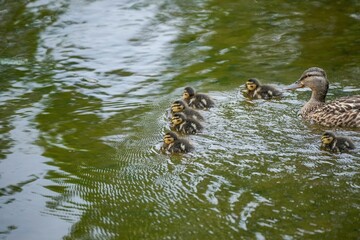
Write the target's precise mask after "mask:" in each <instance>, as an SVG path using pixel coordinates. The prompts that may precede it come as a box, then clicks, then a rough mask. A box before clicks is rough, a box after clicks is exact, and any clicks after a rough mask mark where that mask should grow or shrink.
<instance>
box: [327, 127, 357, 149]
mask: <svg viewBox="0 0 360 240" xmlns="http://www.w3.org/2000/svg"><path fill="white" fill-rule="evenodd" d="M321 147H322V148H324V149H325V150H330V151H332V152H344V151H346V150H351V149H355V145H354V143H353V142H352V141H351V139H349V138H346V137H340V136H336V135H335V134H334V133H333V132H329V131H327V132H325V133H324V134H323V135H322V136H321Z"/></svg>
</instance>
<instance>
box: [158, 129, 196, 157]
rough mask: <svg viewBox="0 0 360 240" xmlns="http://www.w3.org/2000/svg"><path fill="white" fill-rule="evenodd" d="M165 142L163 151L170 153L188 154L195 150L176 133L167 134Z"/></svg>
mask: <svg viewBox="0 0 360 240" xmlns="http://www.w3.org/2000/svg"><path fill="white" fill-rule="evenodd" d="M163 141H164V144H163V145H162V147H161V150H162V151H166V152H169V153H187V152H190V151H192V150H193V149H194V147H193V146H192V145H191V144H190V143H189V142H188V141H187V140H186V139H182V138H179V137H178V135H176V133H174V132H168V133H166V134H165V135H164V138H163Z"/></svg>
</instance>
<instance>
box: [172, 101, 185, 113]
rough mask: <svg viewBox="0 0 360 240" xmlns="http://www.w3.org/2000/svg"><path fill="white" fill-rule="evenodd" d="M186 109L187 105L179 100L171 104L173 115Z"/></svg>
mask: <svg viewBox="0 0 360 240" xmlns="http://www.w3.org/2000/svg"><path fill="white" fill-rule="evenodd" d="M185 108H186V103H185V102H184V101H181V100H177V101H175V102H173V104H171V111H172V112H173V113H177V112H182V111H183V110H184V109H185Z"/></svg>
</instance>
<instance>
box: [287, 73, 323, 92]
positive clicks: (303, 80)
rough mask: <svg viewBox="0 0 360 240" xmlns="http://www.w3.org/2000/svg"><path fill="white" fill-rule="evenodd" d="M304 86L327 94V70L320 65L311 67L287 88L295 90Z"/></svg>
mask: <svg viewBox="0 0 360 240" xmlns="http://www.w3.org/2000/svg"><path fill="white" fill-rule="evenodd" d="M303 87H308V88H310V89H311V90H313V91H321V92H324V93H325V94H326V93H327V91H328V88H329V82H328V80H327V78H326V73H325V71H324V70H323V69H322V68H319V67H311V68H309V69H307V70H306V71H304V72H303V74H302V75H301V77H300V78H299V80H297V81H296V82H295V83H294V84H291V85H290V86H288V87H287V88H286V89H287V90H295V89H297V88H303Z"/></svg>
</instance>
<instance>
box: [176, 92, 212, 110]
mask: <svg viewBox="0 0 360 240" xmlns="http://www.w3.org/2000/svg"><path fill="white" fill-rule="evenodd" d="M183 100H184V101H185V102H186V103H187V104H188V105H189V107H192V108H197V109H206V108H212V107H214V106H215V103H214V101H213V100H212V99H211V98H210V97H209V96H208V95H206V94H202V93H196V92H195V90H194V89H193V88H192V87H186V88H185V89H184V92H183Z"/></svg>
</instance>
